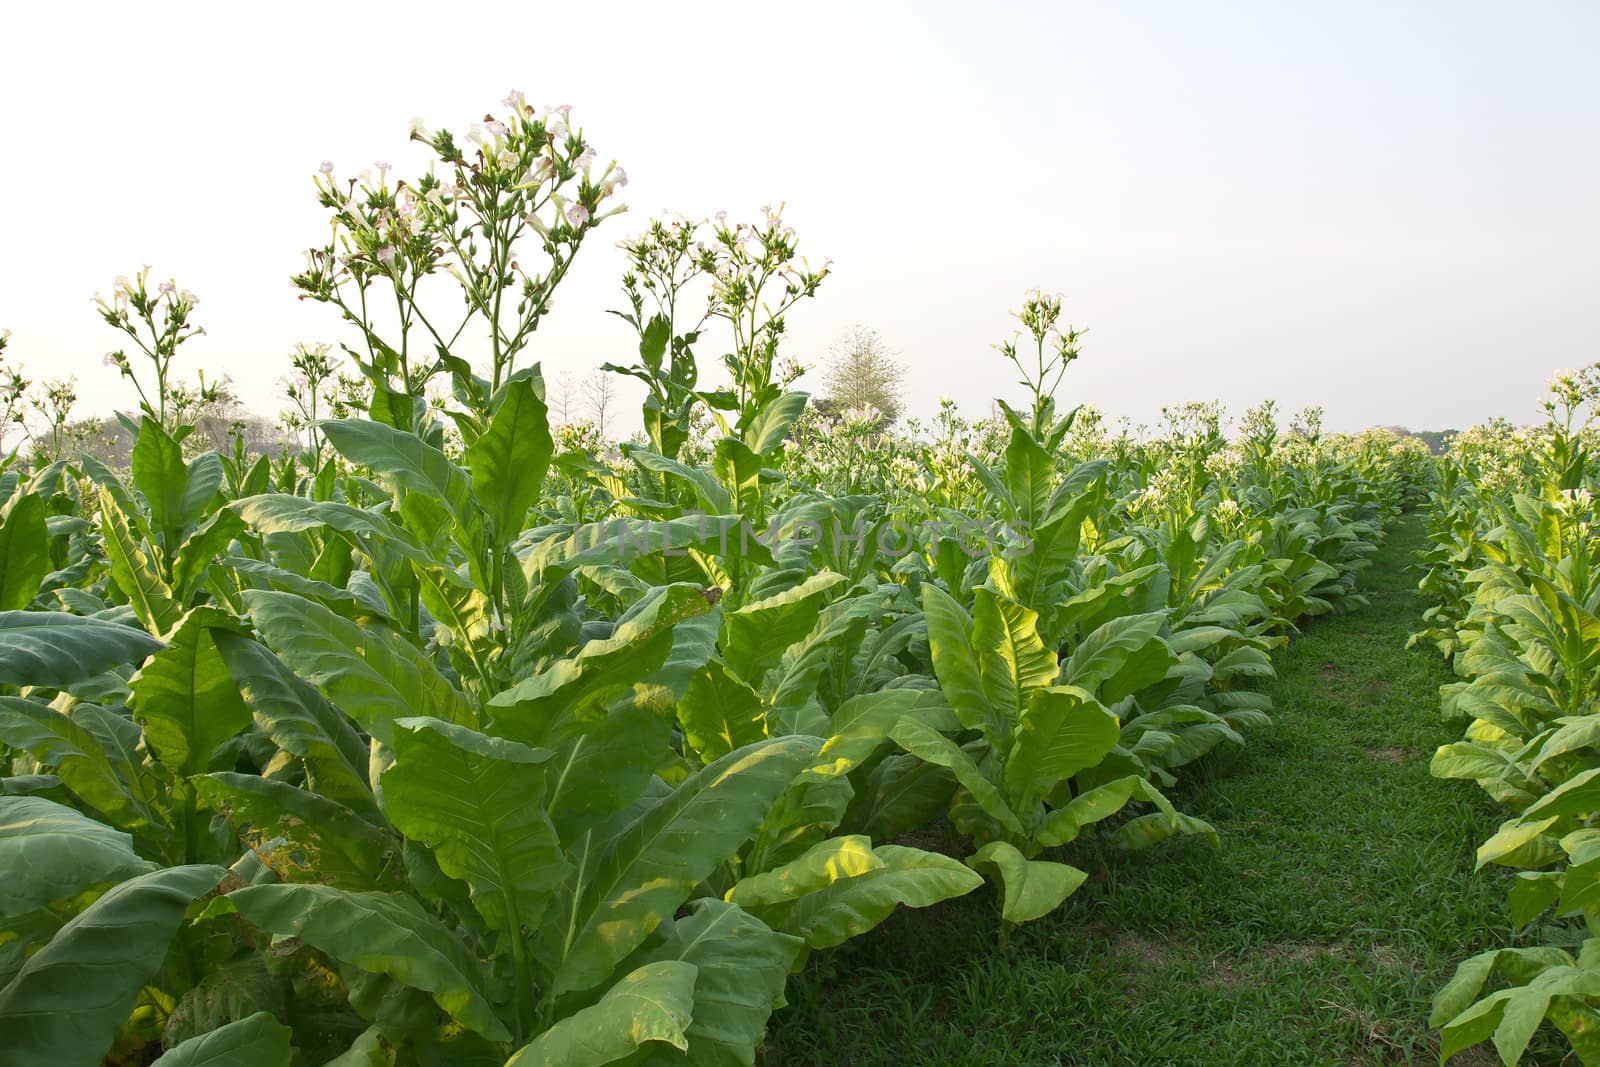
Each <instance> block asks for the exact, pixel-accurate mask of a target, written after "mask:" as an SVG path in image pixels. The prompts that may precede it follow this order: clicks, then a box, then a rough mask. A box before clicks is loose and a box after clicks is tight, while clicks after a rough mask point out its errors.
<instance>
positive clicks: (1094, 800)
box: [1034, 774, 1172, 848]
mask: <svg viewBox="0 0 1600 1067" xmlns="http://www.w3.org/2000/svg"><path fill="white" fill-rule="evenodd" d="M1135 797H1137V798H1138V799H1140V800H1148V801H1150V802H1152V803H1155V804H1159V805H1161V807H1162V810H1163V811H1171V810H1172V805H1171V804H1170V803H1169V802H1168V801H1167V798H1166V797H1164V796H1162V795H1161V793H1160V791H1159V790H1157V789H1156V787H1155V786H1153V785H1151V784H1150V783H1149V782H1148V781H1146V780H1145V779H1143V778H1141V777H1139V776H1138V775H1136V774H1130V775H1127V776H1126V777H1123V778H1117V779H1114V780H1112V781H1109V782H1107V783H1105V784H1104V785H1099V786H1096V787H1095V788H1093V789H1087V790H1085V791H1084V792H1082V793H1079V794H1078V795H1077V796H1075V797H1073V798H1072V799H1071V800H1070V801H1068V802H1067V803H1066V804H1065V805H1063V806H1062V807H1060V808H1058V809H1056V810H1055V811H1053V812H1051V813H1050V815H1049V816H1048V817H1046V819H1045V821H1044V823H1043V824H1042V825H1041V826H1040V827H1039V830H1038V832H1037V833H1036V834H1035V835H1034V840H1035V841H1037V842H1038V843H1039V844H1041V845H1043V846H1045V847H1046V848H1053V847H1055V846H1057V845H1064V844H1066V843H1067V842H1069V841H1071V840H1073V839H1074V838H1076V837H1077V836H1078V834H1079V833H1080V832H1081V831H1082V830H1083V828H1084V827H1085V826H1089V825H1091V824H1092V823H1097V822H1100V821H1101V820H1102V819H1108V818H1110V817H1111V816H1113V815H1115V814H1116V813H1117V812H1119V811H1121V810H1122V809H1123V808H1124V807H1126V806H1127V804H1128V802H1129V801H1130V800H1132V799H1134V798H1135Z"/></svg>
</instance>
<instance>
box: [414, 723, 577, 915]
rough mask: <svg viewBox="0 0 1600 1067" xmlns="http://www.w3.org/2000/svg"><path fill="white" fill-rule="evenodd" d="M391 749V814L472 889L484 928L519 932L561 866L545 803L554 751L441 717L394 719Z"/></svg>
mask: <svg viewBox="0 0 1600 1067" xmlns="http://www.w3.org/2000/svg"><path fill="white" fill-rule="evenodd" d="M392 746H393V748H394V753H395V762H394V763H393V765H391V766H390V767H389V769H388V770H386V771H385V772H384V773H383V805H384V809H385V810H386V811H387V812H388V813H389V818H390V819H391V820H392V821H393V822H394V824H395V826H397V827H398V828H399V829H400V831H401V832H402V833H404V834H405V835H406V836H407V837H408V838H411V839H413V840H417V841H422V842H425V843H426V844H429V845H431V846H433V852H434V858H435V859H437V860H438V861H439V867H440V868H441V869H442V870H443V871H444V873H445V874H448V875H449V876H450V877H452V878H458V879H460V880H462V881H464V882H466V883H467V884H468V885H469V886H471V887H472V901H473V904H474V905H475V906H476V907H477V909H478V912H479V913H480V914H481V915H482V916H483V918H484V921H486V922H487V923H488V924H489V925H490V927H492V928H493V929H495V930H498V931H500V932H502V933H504V934H506V935H507V936H508V937H521V936H522V934H521V932H520V931H522V930H523V929H525V928H531V927H533V926H535V925H536V924H537V923H538V921H539V918H540V915H541V914H542V913H543V911H544V908H545V905H546V903H547V900H546V899H545V894H547V893H548V892H549V891H550V890H551V889H553V888H554V887H555V886H556V885H557V884H558V883H559V882H560V881H561V876H562V875H563V874H564V873H565V870H566V862H565V860H564V859H563V857H562V854H561V846H560V842H559V841H558V840H557V838H556V829H555V827H554V826H552V825H551V823H550V817H549V816H548V815H546V814H545V809H544V803H543V802H544V793H545V764H547V763H548V762H549V760H550V756H551V754H550V752H548V751H546V750H543V749H533V748H529V747H528V746H526V745H520V744H518V743H517V742H515V741H507V740H504V739H502V738H498V737H486V736H484V735H483V734H480V733H477V732H476V731H473V730H469V729H467V728H465V727H462V726H453V725H451V724H450V723H446V722H441V721H439V720H437V719H400V720H397V721H396V722H395V724H394V737H393V742H392Z"/></svg>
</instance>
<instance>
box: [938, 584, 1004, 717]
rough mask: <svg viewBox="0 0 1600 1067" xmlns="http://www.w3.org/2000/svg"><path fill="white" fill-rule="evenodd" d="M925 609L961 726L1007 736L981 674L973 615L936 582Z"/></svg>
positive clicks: (942, 681)
mask: <svg viewBox="0 0 1600 1067" xmlns="http://www.w3.org/2000/svg"><path fill="white" fill-rule="evenodd" d="M922 611H923V614H924V615H926V616H927V620H928V647H929V649H930V650H931V652H932V655H933V673H934V674H935V675H936V676H937V677H938V679H939V688H940V689H942V690H944V695H945V698H946V699H948V700H949V701H950V707H951V708H952V709H953V710H954V711H955V713H956V718H957V719H959V720H960V721H961V725H962V726H965V727H966V728H967V729H969V730H982V731H983V732H984V733H985V734H986V735H987V736H988V737H990V738H1001V737H1004V736H1005V731H1004V727H1003V725H1002V724H1001V723H1000V721H999V719H998V718H997V716H996V715H995V712H994V709H993V708H991V707H990V706H989V698H988V697H987V696H985V695H984V691H983V680H982V679H981V678H980V677H979V676H978V655H977V653H976V652H974V651H973V649H972V617H971V616H969V615H968V614H967V613H966V611H965V610H963V609H962V607H961V605H960V604H958V603H956V601H955V598H954V597H952V596H951V595H950V594H949V593H946V592H945V591H944V590H942V589H940V588H939V587H938V586H936V585H932V584H928V585H924V586H923V587H922Z"/></svg>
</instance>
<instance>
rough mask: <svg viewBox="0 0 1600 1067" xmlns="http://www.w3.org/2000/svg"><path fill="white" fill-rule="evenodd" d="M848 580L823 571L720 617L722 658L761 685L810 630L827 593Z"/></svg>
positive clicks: (747, 677) (825, 600)
mask: <svg viewBox="0 0 1600 1067" xmlns="http://www.w3.org/2000/svg"><path fill="white" fill-rule="evenodd" d="M847 580H848V579H846V578H845V576H844V575H842V574H835V573H833V572H832V571H823V572H821V573H820V574H813V575H811V576H810V577H809V578H807V579H806V580H805V581H803V582H801V583H800V584H799V585H797V586H795V587H794V588H793V589H788V590H785V591H784V592H782V593H776V594H774V595H772V596H769V597H766V598H765V599H762V600H758V601H756V602H755V603H753V604H746V605H745V606H744V607H742V608H739V609H738V610H737V611H730V612H727V613H725V614H724V615H723V616H722V633H723V640H722V658H723V661H724V662H726V663H727V665H728V667H729V669H731V670H732V671H733V673H734V674H735V675H737V676H738V677H740V678H742V679H743V680H744V681H746V682H748V683H749V684H751V685H760V684H761V679H762V676H763V675H764V674H765V673H766V671H767V670H768V669H769V668H771V667H775V666H777V664H778V660H779V659H780V658H781V657H782V656H783V653H784V650H785V649H787V648H788V647H789V646H790V645H792V644H794V643H795V642H796V641H799V640H800V639H801V638H803V637H805V636H806V635H807V634H808V633H810V632H811V628H812V627H813V626H815V625H816V622H817V614H818V613H819V612H820V611H821V610H822V606H823V605H824V604H825V603H826V602H827V596H828V593H829V592H830V591H831V590H832V589H834V588H835V587H837V586H839V585H840V584H842V583H844V582H845V581H847Z"/></svg>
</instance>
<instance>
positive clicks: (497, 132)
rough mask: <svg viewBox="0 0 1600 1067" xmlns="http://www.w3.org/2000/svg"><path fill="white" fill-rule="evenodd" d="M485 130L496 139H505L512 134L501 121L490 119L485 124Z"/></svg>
mask: <svg viewBox="0 0 1600 1067" xmlns="http://www.w3.org/2000/svg"><path fill="white" fill-rule="evenodd" d="M483 128H484V129H485V130H487V131H489V133H490V134H492V135H493V136H495V137H504V136H506V135H507V134H509V133H510V132H511V131H510V130H509V129H507V128H506V124H505V123H503V122H501V121H500V120H499V119H490V120H489V121H488V122H486V123H484V124H483Z"/></svg>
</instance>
